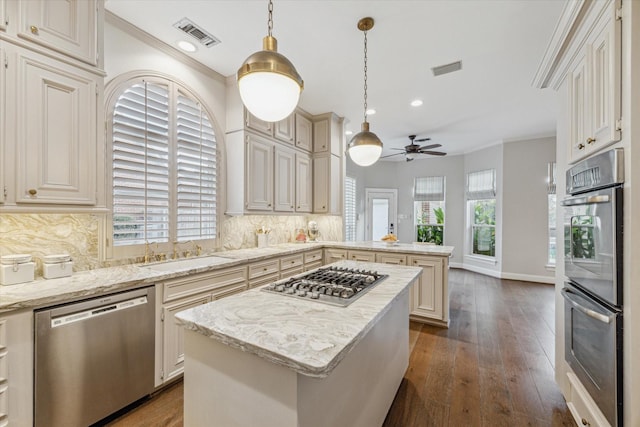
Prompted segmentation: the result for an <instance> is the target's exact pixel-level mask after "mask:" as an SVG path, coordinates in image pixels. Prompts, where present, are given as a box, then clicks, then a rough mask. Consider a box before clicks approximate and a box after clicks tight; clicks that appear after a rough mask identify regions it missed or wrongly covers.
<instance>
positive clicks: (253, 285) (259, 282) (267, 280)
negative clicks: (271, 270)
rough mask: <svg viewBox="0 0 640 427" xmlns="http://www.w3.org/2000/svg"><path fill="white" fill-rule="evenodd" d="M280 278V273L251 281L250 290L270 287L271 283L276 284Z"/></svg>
mask: <svg viewBox="0 0 640 427" xmlns="http://www.w3.org/2000/svg"><path fill="white" fill-rule="evenodd" d="M279 278H280V273H279V272H276V273H275V274H270V275H268V276H262V277H260V278H258V279H254V280H249V289H253V288H257V287H258V286H262V285H268V284H269V283H273V282H276V281H277V280H278V279H279Z"/></svg>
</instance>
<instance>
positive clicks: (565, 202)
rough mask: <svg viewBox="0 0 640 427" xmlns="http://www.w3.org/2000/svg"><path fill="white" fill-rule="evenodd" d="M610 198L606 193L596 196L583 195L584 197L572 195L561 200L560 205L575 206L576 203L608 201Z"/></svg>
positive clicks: (591, 203)
mask: <svg viewBox="0 0 640 427" xmlns="http://www.w3.org/2000/svg"><path fill="white" fill-rule="evenodd" d="M610 200H611V198H610V197H609V195H607V194H601V195H598V196H585V197H572V198H570V199H565V200H563V201H562V206H577V205H594V204H596V203H609V201H610Z"/></svg>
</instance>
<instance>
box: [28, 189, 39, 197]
mask: <svg viewBox="0 0 640 427" xmlns="http://www.w3.org/2000/svg"><path fill="white" fill-rule="evenodd" d="M28 192H29V194H30V195H31V196H35V195H36V194H38V190H36V189H35V188H31V189H29V191H28Z"/></svg>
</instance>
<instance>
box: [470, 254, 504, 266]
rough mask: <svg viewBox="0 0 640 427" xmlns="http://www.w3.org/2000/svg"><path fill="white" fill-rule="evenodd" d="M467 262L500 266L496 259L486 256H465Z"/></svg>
mask: <svg viewBox="0 0 640 427" xmlns="http://www.w3.org/2000/svg"><path fill="white" fill-rule="evenodd" d="M464 260H465V261H473V262H477V263H480V264H486V265H496V264H498V260H496V258H495V257H490V256H485V255H465V256H464Z"/></svg>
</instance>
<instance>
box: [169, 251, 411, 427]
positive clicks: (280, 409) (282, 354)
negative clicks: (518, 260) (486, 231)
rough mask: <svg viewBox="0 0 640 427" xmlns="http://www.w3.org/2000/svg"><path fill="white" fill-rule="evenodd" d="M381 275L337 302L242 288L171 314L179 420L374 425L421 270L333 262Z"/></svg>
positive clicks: (402, 351) (395, 370) (400, 355)
mask: <svg viewBox="0 0 640 427" xmlns="http://www.w3.org/2000/svg"><path fill="white" fill-rule="evenodd" d="M334 265H337V266H342V267H348V268H359V269H367V270H377V271H378V272H379V273H381V274H387V275H389V277H387V278H386V279H385V280H384V281H382V282H381V283H379V284H377V285H376V286H375V287H373V288H372V289H370V290H369V291H368V292H367V293H366V294H365V295H363V296H362V297H361V298H359V299H358V300H356V301H354V302H353V303H352V304H350V305H349V306H347V307H337V306H333V305H328V304H323V303H320V302H317V301H311V300H301V299H296V298H291V297H287V296H284V295H277V294H271V293H267V292H263V291H261V290H260V289H254V290H250V291H248V292H243V293H241V294H238V295H233V296H230V297H228V298H225V299H222V300H219V301H214V302H213V303H210V304H206V305H202V306H198V307H195V308H192V309H189V310H186V311H183V312H180V313H178V314H177V315H176V319H177V321H178V323H179V324H181V325H182V326H183V327H184V328H185V341H184V345H185V374H184V378H185V380H184V381H185V383H184V384H185V385H184V389H185V394H184V402H185V403H184V420H185V425H186V426H200V425H211V426H217V425H220V426H225V427H230V426H255V425H260V426H278V427H284V426H304V427H306V426H309V427H315V426H342V425H344V426H367V427H368V426H376V425H381V424H382V422H383V421H384V418H385V416H386V413H387V411H388V409H389V407H390V406H391V403H392V402H393V398H394V396H395V393H396V390H397V389H398V386H399V385H400V381H401V380H402V377H403V375H404V373H405V370H406V368H407V366H408V361H409V328H408V326H409V289H410V285H411V284H412V283H413V282H414V281H415V280H416V279H417V278H418V277H419V276H420V274H421V273H422V269H420V268H416V267H404V266H394V265H382V264H371V263H361V262H351V261H342V262H339V263H336V264H334Z"/></svg>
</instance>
